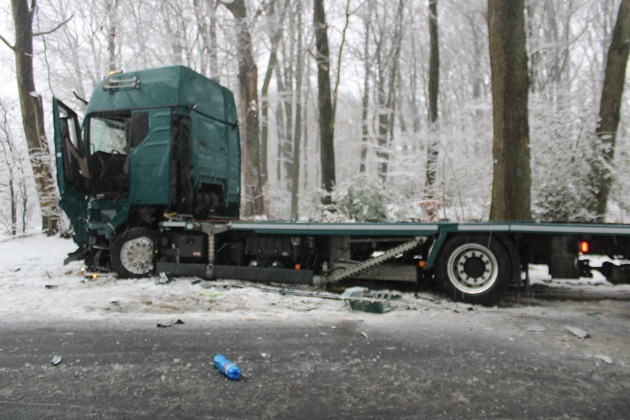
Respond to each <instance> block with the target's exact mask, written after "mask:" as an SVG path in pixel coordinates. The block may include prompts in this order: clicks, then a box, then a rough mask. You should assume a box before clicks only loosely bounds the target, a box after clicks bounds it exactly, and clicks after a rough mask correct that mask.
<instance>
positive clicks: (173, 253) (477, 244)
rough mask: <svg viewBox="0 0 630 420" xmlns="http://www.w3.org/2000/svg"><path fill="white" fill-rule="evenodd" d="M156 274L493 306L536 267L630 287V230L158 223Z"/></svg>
mask: <svg viewBox="0 0 630 420" xmlns="http://www.w3.org/2000/svg"><path fill="white" fill-rule="evenodd" d="M155 252H156V254H155V255H156V257H155V270H156V271H157V272H163V273H166V274H170V275H194V276H200V277H204V278H209V279H213V278H232V279H242V280H250V281H263V282H278V283H303V284H315V285H330V284H334V283H338V282H341V281H348V280H352V279H364V280H372V281H387V282H412V283H413V282H416V283H418V282H423V281H438V282H439V284H441V285H442V286H443V288H444V290H445V291H446V292H447V293H448V295H450V296H452V297H453V298H454V299H457V300H461V301H466V302H471V303H482V304H488V303H493V302H495V301H496V300H497V299H498V298H500V297H501V295H502V293H503V292H504V291H505V290H506V288H508V287H521V286H523V285H525V284H526V283H527V282H528V277H527V272H528V270H527V269H528V265H529V264H546V265H547V266H548V267H549V273H550V275H551V276H552V277H554V278H577V277H582V276H590V275H591V270H592V269H598V270H600V271H602V272H603V273H604V275H606V277H607V278H608V279H609V280H611V281H614V282H627V277H628V276H627V272H628V266H626V265H613V264H608V265H605V266H603V267H591V266H590V265H589V260H588V257H587V256H588V255H589V254H591V253H594V254H598V255H607V256H610V257H611V259H612V258H616V259H628V258H630V226H627V225H608V224H599V225H591V224H568V223H451V222H439V223H305V222H242V221H228V222H210V221H201V222H200V221H195V220H192V219H189V220H169V221H165V222H162V223H161V229H160V235H159V239H158V241H157V248H156V251H155Z"/></svg>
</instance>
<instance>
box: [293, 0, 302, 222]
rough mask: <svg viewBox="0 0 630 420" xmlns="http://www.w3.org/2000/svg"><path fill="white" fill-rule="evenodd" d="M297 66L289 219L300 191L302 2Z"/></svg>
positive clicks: (298, 19)
mask: <svg viewBox="0 0 630 420" xmlns="http://www.w3.org/2000/svg"><path fill="white" fill-rule="evenodd" d="M296 15H297V41H296V42H297V54H296V55H297V66H296V69H295V126H294V130H293V132H294V134H293V168H292V169H293V173H292V174H291V179H292V184H291V219H293V220H296V219H297V218H298V216H299V206H298V205H299V200H298V198H299V197H298V194H299V192H300V154H301V151H302V144H301V143H302V142H301V140H302V136H301V134H302V121H303V118H302V83H303V78H304V61H305V58H304V45H303V43H304V40H303V35H302V34H303V32H304V24H303V22H302V4H301V3H298V5H297V11H296Z"/></svg>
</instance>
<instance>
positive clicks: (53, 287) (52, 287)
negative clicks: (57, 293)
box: [44, 284, 57, 289]
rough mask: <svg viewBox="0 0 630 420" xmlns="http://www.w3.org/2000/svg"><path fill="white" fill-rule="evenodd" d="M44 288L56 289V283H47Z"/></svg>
mask: <svg viewBox="0 0 630 420" xmlns="http://www.w3.org/2000/svg"><path fill="white" fill-rule="evenodd" d="M44 287H45V288H46V289H56V288H57V285H56V284H47V285H45V286H44Z"/></svg>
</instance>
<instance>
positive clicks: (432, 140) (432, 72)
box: [424, 0, 440, 220]
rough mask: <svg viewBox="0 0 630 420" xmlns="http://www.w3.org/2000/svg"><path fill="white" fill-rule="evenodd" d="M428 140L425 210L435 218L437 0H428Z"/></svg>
mask: <svg viewBox="0 0 630 420" xmlns="http://www.w3.org/2000/svg"><path fill="white" fill-rule="evenodd" d="M429 38H430V45H431V46H430V53H429V142H428V144H427V166H426V178H425V183H424V195H425V206H424V207H425V211H426V212H427V217H428V218H429V219H430V220H433V219H435V216H436V212H437V206H436V205H435V200H436V199H437V192H436V186H435V181H436V175H437V164H438V153H439V152H438V146H439V141H438V136H439V132H438V129H437V122H438V92H439V86H440V49H439V45H440V44H439V40H438V16H437V0H429Z"/></svg>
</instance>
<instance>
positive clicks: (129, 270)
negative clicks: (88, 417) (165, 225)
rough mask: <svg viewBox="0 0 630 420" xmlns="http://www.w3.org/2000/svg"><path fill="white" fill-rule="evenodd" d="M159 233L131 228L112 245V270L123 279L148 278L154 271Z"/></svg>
mask: <svg viewBox="0 0 630 420" xmlns="http://www.w3.org/2000/svg"><path fill="white" fill-rule="evenodd" d="M156 239H157V233H156V232H155V231H153V230H151V229H147V228H141V227H136V228H130V229H127V230H125V231H124V232H122V233H121V234H119V235H118V236H117V237H116V238H115V239H114V242H113V243H112V248H111V255H110V259H111V263H112V268H113V269H114V271H116V273H118V275H119V276H120V277H122V278H138V277H146V276H148V275H149V274H150V273H151V271H152V270H153V259H154V249H155V241H156Z"/></svg>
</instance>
